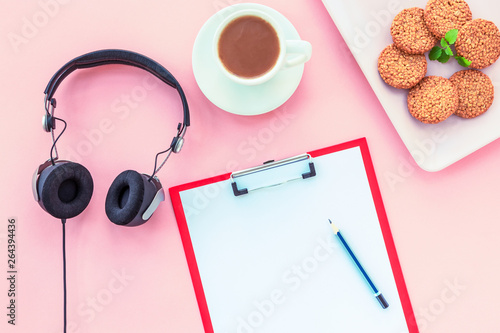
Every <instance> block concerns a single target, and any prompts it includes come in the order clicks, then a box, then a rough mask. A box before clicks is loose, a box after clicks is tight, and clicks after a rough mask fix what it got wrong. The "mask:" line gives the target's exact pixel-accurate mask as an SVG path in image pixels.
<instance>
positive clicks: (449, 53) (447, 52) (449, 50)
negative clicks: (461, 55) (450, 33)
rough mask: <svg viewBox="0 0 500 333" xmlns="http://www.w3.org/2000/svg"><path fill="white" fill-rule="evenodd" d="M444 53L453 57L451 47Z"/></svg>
mask: <svg viewBox="0 0 500 333" xmlns="http://www.w3.org/2000/svg"><path fill="white" fill-rule="evenodd" d="M444 52H445V53H446V54H447V55H449V56H450V57H453V51H452V50H451V47H449V46H447V47H446V48H445V49H444Z"/></svg>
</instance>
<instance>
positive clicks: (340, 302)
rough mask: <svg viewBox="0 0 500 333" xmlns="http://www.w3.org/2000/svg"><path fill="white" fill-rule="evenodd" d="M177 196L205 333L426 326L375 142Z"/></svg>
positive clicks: (197, 185)
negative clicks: (403, 260)
mask: <svg viewBox="0 0 500 333" xmlns="http://www.w3.org/2000/svg"><path fill="white" fill-rule="evenodd" d="M169 191H170V196H171V199H172V204H173V208H174V212H175V216H176V219H177V223H178V227H179V231H180V235H181V238H182V243H183V246H184V251H185V254H186V259H187V262H188V266H189V270H190V274H191V278H192V282H193V287H194V291H195V294H196V298H197V301H198V306H199V309H200V314H201V318H202V321H203V325H204V329H205V332H207V333H213V332H215V333H226V332H227V333H258V332H259V333H260V332H266V333H267V332H274V333H276V332H287V333H295V332H297V333H299V332H300V333H303V332H314V333H327V332H349V333H350V332H371V333H375V332H384V333H403V332H409V333H418V327H417V324H416V321H415V316H414V313H413V310H412V306H411V303H410V299H409V296H408V292H407V289H406V285H405V281H404V278H403V274H402V271H401V267H400V264H399V260H398V257H397V253H396V249H395V245H394V241H393V238H392V235H391V231H390V228H389V223H388V220H387V216H386V213H385V209H384V205H383V202H382V198H381V194H380V190H379V187H378V183H377V179H376V176H375V172H374V169H373V165H372V162H371V157H370V153H369V150H368V145H367V142H366V139H365V138H362V139H358V140H354V141H350V142H346V143H342V144H339V145H334V146H331V147H326V148H323V149H319V150H315V151H311V152H308V153H306V154H302V155H299V156H296V157H293V158H290V159H285V160H282V161H277V162H274V161H272V162H270V163H266V164H264V165H262V166H258V167H256V168H251V169H247V170H243V171H239V172H235V173H227V174H223V175H220V176H216V177H211V178H208V179H204V180H200V181H196V182H192V183H188V184H184V185H179V186H175V187H172V188H170V190H169ZM329 218H330V219H332V220H333V221H335V224H336V225H337V226H338V227H339V228H340V229H341V230H342V233H343V235H344V237H345V238H346V239H347V240H348V241H349V244H350V245H351V247H352V249H353V251H354V252H355V253H356V255H357V257H358V259H359V260H360V262H362V263H363V266H364V268H365V269H366V271H367V272H369V274H370V276H371V278H372V280H373V281H374V283H375V284H376V285H377V286H378V288H379V290H380V291H382V292H383V294H384V296H385V297H386V299H387V301H388V303H389V307H388V308H387V309H382V308H381V307H380V305H379V304H378V302H377V300H376V299H375V298H374V297H373V294H372V293H371V292H370V290H369V288H368V286H367V285H366V283H365V282H364V281H363V279H362V277H361V275H360V273H359V271H357V269H356V267H355V266H354V265H353V263H352V261H351V259H350V258H349V257H348V255H347V254H346V253H345V251H344V249H343V248H342V247H341V245H340V244H339V242H338V241H337V240H336V239H335V235H334V234H333V232H332V230H331V228H330V225H329V223H328V219H329Z"/></svg>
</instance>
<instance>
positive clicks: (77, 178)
mask: <svg viewBox="0 0 500 333" xmlns="http://www.w3.org/2000/svg"><path fill="white" fill-rule="evenodd" d="M111 64H120V65H128V66H134V67H137V68H141V69H143V70H145V71H147V72H149V73H151V74H153V75H154V76H156V77H157V78H159V79H160V80H161V81H163V82H165V83H166V84H168V85H169V86H171V87H173V88H174V89H176V90H177V92H178V93H179V96H180V98H181V101H182V107H183V110H184V118H183V121H182V123H179V124H178V126H177V134H176V135H175V136H174V138H173V140H172V142H171V144H170V146H169V147H168V149H166V150H164V151H162V152H159V153H158V154H157V155H156V157H155V165H154V169H153V173H152V174H151V175H147V174H140V173H138V172H137V171H134V170H126V171H123V172H122V173H120V174H119V175H118V176H117V177H116V178H115V180H114V181H113V183H112V184H111V186H110V188H109V190H108V194H107V196H106V203H105V207H106V215H107V216H108V218H109V220H110V221H111V222H113V223H115V224H117V225H123V226H137V225H141V224H143V223H145V222H146V221H147V220H149V218H150V217H151V215H153V213H154V211H155V210H156V208H158V206H159V204H160V202H162V201H164V200H165V192H164V190H163V187H162V185H161V183H160V180H159V179H158V177H156V173H157V172H158V171H159V170H160V169H161V167H162V166H163V165H164V164H165V162H166V161H167V159H168V158H169V156H170V154H171V153H172V152H174V153H179V152H180V151H181V148H182V146H183V144H184V135H185V134H186V128H187V127H188V126H189V124H190V118H189V108H188V104H187V100H186V96H185V95H184V92H183V90H182V88H181V86H180V84H179V82H178V81H177V80H176V79H175V78H174V77H173V75H172V74H170V72H169V71H168V70H166V69H165V68H164V67H163V66H161V65H160V64H159V63H157V62H156V61H154V60H152V59H150V58H148V57H146V56H143V55H141V54H138V53H135V52H131V51H125V50H100V51H95V52H90V53H87V54H84V55H81V56H79V57H76V58H74V59H73V60H71V61H69V62H68V63H66V64H65V65H64V66H63V67H61V68H60V69H59V70H58V71H57V72H56V73H55V74H54V75H53V76H52V78H51V79H50V81H49V83H48V84H47V87H46V88H45V91H44V93H45V100H44V103H45V114H44V116H43V120H42V125H43V129H44V130H45V131H46V132H50V133H51V135H52V147H51V149H50V158H49V159H48V160H47V161H46V162H44V163H42V164H41V165H40V166H39V167H38V168H37V169H36V170H35V173H34V175H33V182H32V187H33V195H34V197H35V200H36V201H37V202H38V203H39V204H40V206H41V207H42V209H43V210H45V211H46V212H47V213H49V214H50V215H52V216H53V217H55V218H58V219H62V220H65V219H68V218H72V217H75V216H77V215H79V214H80V213H81V212H83V211H84V210H85V208H86V207H87V205H88V204H89V202H90V199H91V197H92V193H93V190H94V183H93V180H92V176H91V175H90V172H89V171H88V170H87V169H86V168H85V167H84V166H83V165H81V164H78V163H75V162H71V161H66V160H59V159H58V154H57V148H56V143H57V141H58V140H59V138H60V137H61V135H62V134H63V133H64V130H65V129H66V126H67V124H66V122H65V121H64V120H63V119H61V118H57V117H55V116H54V111H55V108H56V104H57V103H56V99H55V98H54V94H55V92H56V90H57V88H58V87H59V85H60V84H61V83H62V81H63V80H64V79H65V78H66V77H67V76H68V75H69V74H71V73H72V72H73V71H75V70H77V69H83V68H91V67H97V66H102V65H111ZM56 121H61V122H62V123H64V128H63V130H62V131H61V133H60V134H59V135H58V136H57V138H55V135H54V130H55V128H56ZM54 153H55V157H54ZM164 153H166V154H167V155H166V157H165V159H164V160H163V162H162V163H161V164H160V165H159V166H158V167H157V162H158V157H159V155H161V154H164Z"/></svg>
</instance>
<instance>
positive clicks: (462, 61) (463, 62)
mask: <svg viewBox="0 0 500 333" xmlns="http://www.w3.org/2000/svg"><path fill="white" fill-rule="evenodd" d="M457 62H458V64H459V65H460V66H463V67H469V66H470V64H471V63H472V61H470V60H467V59H465V58H464V57H458V58H457Z"/></svg>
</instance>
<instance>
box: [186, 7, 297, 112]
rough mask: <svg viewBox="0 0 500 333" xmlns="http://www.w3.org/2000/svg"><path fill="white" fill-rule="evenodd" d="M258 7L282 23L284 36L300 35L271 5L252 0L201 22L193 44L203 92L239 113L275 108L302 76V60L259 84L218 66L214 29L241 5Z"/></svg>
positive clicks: (217, 103)
mask: <svg viewBox="0 0 500 333" xmlns="http://www.w3.org/2000/svg"><path fill="white" fill-rule="evenodd" d="M248 8H252V9H259V10H261V11H263V12H266V13H268V14H270V15H272V16H273V17H274V18H275V19H276V20H277V21H278V23H279V24H280V25H281V27H282V29H283V32H284V34H285V37H286V38H287V39H300V37H299V34H298V33H297V30H295V28H294V26H293V25H292V24H291V23H290V21H288V20H287V18H286V17H284V16H283V15H282V14H280V13H279V12H277V11H275V10H274V9H272V8H269V7H266V6H263V5H259V4H251V3H243V4H236V5H233V6H229V7H226V8H224V9H222V10H220V11H219V12H218V13H216V14H215V15H213V16H212V17H211V18H210V19H208V21H207V22H205V24H204V25H203V27H202V28H201V30H200V32H199V33H198V36H197V37H196V40H195V42H194V46H193V72H194V77H195V79H196V82H197V83H198V86H199V87H200V89H201V91H202V92H203V94H205V96H206V97H207V98H208V99H209V100H210V101H211V102H212V103H214V104H215V105H217V106H218V107H219V108H221V109H223V110H225V111H228V112H231V113H234V114H239V115H257V114H262V113H266V112H269V111H271V110H274V109H276V108H277V107H279V106H280V105H281V104H283V103H285V102H286V101H287V100H288V98H290V96H292V94H293V93H294V92H295V89H297V86H298V85H299V83H300V80H301V78H302V73H303V71H304V64H301V65H298V66H295V67H291V68H288V69H284V70H281V71H280V72H279V73H278V74H276V76H275V77H274V78H272V79H271V80H269V81H268V82H266V83H264V84H261V85H258V86H245V85H239V84H237V83H235V82H233V81H231V80H230V79H229V78H228V77H226V76H225V75H224V74H223V73H222V72H221V71H220V70H219V68H218V67H217V63H216V59H215V57H214V54H213V52H212V41H213V38H214V34H215V30H216V29H217V27H218V25H219V24H220V23H221V22H222V20H223V19H224V18H225V17H226V16H228V15H229V14H231V13H233V12H234V11H235V10H240V9H248Z"/></svg>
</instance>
